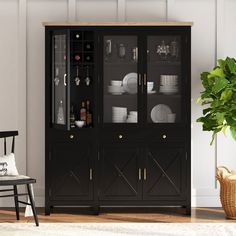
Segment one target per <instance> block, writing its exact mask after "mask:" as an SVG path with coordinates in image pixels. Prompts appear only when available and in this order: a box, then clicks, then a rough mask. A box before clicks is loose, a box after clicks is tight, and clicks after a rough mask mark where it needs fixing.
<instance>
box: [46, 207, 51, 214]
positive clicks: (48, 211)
mask: <svg viewBox="0 0 236 236" xmlns="http://www.w3.org/2000/svg"><path fill="white" fill-rule="evenodd" d="M50 212H51V211H50V206H45V215H46V216H50Z"/></svg>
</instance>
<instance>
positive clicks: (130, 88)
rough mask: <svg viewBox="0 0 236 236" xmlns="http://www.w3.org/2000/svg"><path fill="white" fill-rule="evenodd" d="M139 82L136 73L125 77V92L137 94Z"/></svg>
mask: <svg viewBox="0 0 236 236" xmlns="http://www.w3.org/2000/svg"><path fill="white" fill-rule="evenodd" d="M137 80H138V76H137V73H135V72H132V73H129V74H127V75H125V77H124V79H123V87H124V91H125V92H127V93H130V94H135V93H137Z"/></svg>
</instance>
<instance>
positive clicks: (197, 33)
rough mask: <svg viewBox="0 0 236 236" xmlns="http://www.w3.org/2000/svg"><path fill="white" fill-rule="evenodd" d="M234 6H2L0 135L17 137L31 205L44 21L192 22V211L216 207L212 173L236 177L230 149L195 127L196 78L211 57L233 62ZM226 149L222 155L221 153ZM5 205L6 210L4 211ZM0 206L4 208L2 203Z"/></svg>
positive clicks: (168, 1) (14, 1) (11, 2)
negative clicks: (224, 170)
mask: <svg viewBox="0 0 236 236" xmlns="http://www.w3.org/2000/svg"><path fill="white" fill-rule="evenodd" d="M235 10H236V2H235V1H234V0H145V1H141V0H0V30H1V37H0V52H1V53H0V71H1V75H0V84H1V86H0V130H9V129H18V130H19V131H20V136H19V137H18V139H17V165H18V167H19V169H20V172H21V173H26V174H28V175H31V176H33V177H35V178H36V179H37V184H36V185H35V193H36V197H37V205H41V206H42V205H43V203H44V28H43V27H42V25H41V22H43V21H67V20H68V21H165V20H175V21H193V22H194V26H193V27H192V200H193V201H192V205H193V206H219V197H218V186H217V185H216V181H215V178H214V176H215V166H216V165H218V164H221V165H227V166H228V167H229V168H232V169H233V168H234V169H236V158H235V151H236V145H235V143H234V142H233V141H232V140H231V139H230V135H229V136H228V137H227V138H225V137H223V136H221V135H219V136H218V140H217V143H216V144H214V145H213V146H210V145H209V141H210V137H211V134H209V133H206V132H202V131H201V126H200V124H197V123H196V122H195V120H196V118H197V117H199V116H200V115H201V107H200V106H199V105H198V104H196V103H195V100H196V98H197V97H198V96H199V92H200V91H201V89H202V87H201V83H200V79H199V75H200V73H201V72H202V71H204V70H209V69H211V68H212V67H213V66H214V65H215V61H216V58H217V57H225V56H227V55H230V56H234V57H236V44H235V38H236V32H235V30H234V28H235V27H234V23H235V22H236V15H235V14H234V13H235ZM225 147H227V149H226V148H225ZM9 204H10V203H9ZM0 205H4V203H3V202H0Z"/></svg>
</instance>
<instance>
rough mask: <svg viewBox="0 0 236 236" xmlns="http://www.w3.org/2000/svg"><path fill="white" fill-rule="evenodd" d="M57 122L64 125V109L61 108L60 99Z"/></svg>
mask: <svg viewBox="0 0 236 236" xmlns="http://www.w3.org/2000/svg"><path fill="white" fill-rule="evenodd" d="M57 124H60V125H64V124H65V119H64V109H63V102H62V100H61V101H60V104H59V108H58V113H57Z"/></svg>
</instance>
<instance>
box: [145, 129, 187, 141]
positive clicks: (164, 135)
mask: <svg viewBox="0 0 236 236" xmlns="http://www.w3.org/2000/svg"><path fill="white" fill-rule="evenodd" d="M186 135H187V134H186V132H185V130H184V129H177V128H176V129H153V130H152V131H147V132H146V135H145V137H146V139H148V140H150V141H154V142H161V143H163V142H183V141H184V140H185V139H186Z"/></svg>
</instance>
